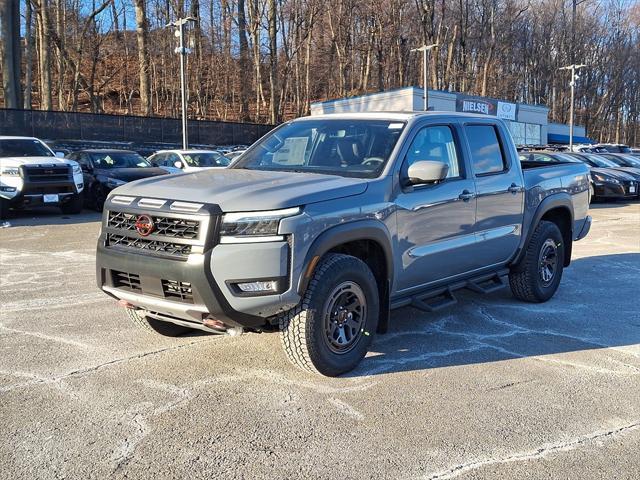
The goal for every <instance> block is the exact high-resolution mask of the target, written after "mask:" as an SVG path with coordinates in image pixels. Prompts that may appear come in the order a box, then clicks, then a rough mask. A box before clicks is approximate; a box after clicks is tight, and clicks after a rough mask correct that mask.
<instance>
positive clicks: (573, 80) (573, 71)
mask: <svg viewBox="0 0 640 480" xmlns="http://www.w3.org/2000/svg"><path fill="white" fill-rule="evenodd" d="M584 67H586V65H583V64H580V65H576V64H575V63H574V64H572V65H567V66H566V67H561V68H559V69H558V70H571V81H570V82H569V86H570V87H571V106H570V107H569V151H570V152H573V103H574V99H575V86H576V80H577V79H578V75H576V70H580V69H581V68H584Z"/></svg>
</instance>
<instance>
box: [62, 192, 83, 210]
mask: <svg viewBox="0 0 640 480" xmlns="http://www.w3.org/2000/svg"><path fill="white" fill-rule="evenodd" d="M83 203H84V199H83V198H82V193H76V194H75V195H73V196H72V197H71V200H68V201H67V203H63V204H62V205H60V210H62V213H64V214H74V215H75V214H77V213H80V212H81V211H82V207H83Z"/></svg>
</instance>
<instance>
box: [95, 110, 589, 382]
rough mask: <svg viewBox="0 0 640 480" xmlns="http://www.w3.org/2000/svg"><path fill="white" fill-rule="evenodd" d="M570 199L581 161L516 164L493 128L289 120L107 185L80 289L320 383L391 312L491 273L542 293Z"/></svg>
mask: <svg viewBox="0 0 640 480" xmlns="http://www.w3.org/2000/svg"><path fill="white" fill-rule="evenodd" d="M588 205H589V171H588V168H587V167H586V166H585V165H581V164H578V163H569V162H567V163H562V162H558V163H557V164H553V165H549V164H548V163H542V164H536V163H535V162H523V163H522V164H521V162H520V161H519V158H518V153H517V152H516V148H515V145H514V143H513V141H512V139H511V136H510V134H509V131H508V129H507V127H506V125H505V124H504V123H503V122H502V121H501V120H499V119H496V118H489V117H484V116H476V115H466V114H449V113H437V112H429V113H377V114H374V113H367V114H364V113H363V114H349V115H346V114H343V115H328V116H318V117H308V118H300V119H297V120H294V121H291V122H287V123H285V124H283V125H281V126H280V127H278V128H276V129H275V130H273V131H272V132H271V133H270V134H268V135H267V136H265V137H263V138H262V139H261V140H260V141H258V142H257V143H256V144H254V145H253V146H252V147H251V148H250V149H249V150H247V151H246V152H245V153H244V154H243V155H242V156H241V157H240V158H239V159H238V160H237V161H236V162H235V163H234V164H233V165H232V167H231V168H229V169H226V170H216V171H202V172H195V173H190V174H184V175H171V176H166V177H160V178H149V179H145V180H140V181H136V182H133V183H130V184H127V185H125V186H122V187H119V188H117V189H116V190H115V191H113V192H112V193H111V194H110V196H109V198H108V200H107V202H106V204H105V209H104V216H103V223H102V232H101V235H100V239H99V242H98V250H97V281H98V286H99V287H100V288H101V289H102V290H103V291H104V292H106V293H107V294H109V295H111V296H112V297H114V298H115V299H117V300H119V303H120V304H121V305H122V306H124V307H126V308H127V309H128V310H127V311H128V312H129V316H130V317H131V319H132V320H133V321H134V322H136V323H137V324H139V325H141V326H143V327H145V328H147V329H152V330H154V331H156V332H159V333H161V334H164V335H170V336H173V335H180V334H182V333H183V332H185V331H187V330H188V329H194V328H195V329H201V330H205V331H210V332H218V333H220V332H227V333H237V332H242V331H274V330H278V329H279V331H280V335H281V338H282V344H283V346H284V350H285V351H286V353H287V356H288V357H289V359H290V360H291V361H292V362H293V363H294V364H295V365H297V366H299V367H301V368H303V369H306V370H308V371H311V372H317V373H321V374H324V375H329V376H333V375H339V374H341V373H344V372H347V371H349V370H351V369H353V368H354V367H355V366H356V365H357V364H358V363H359V362H360V360H361V359H362V358H363V357H364V355H365V354H366V353H367V350H368V348H369V346H370V344H371V341H372V338H373V335H374V334H375V333H382V332H384V331H385V330H386V328H387V325H388V322H389V318H390V310H392V309H394V308H398V307H403V306H413V307H416V308H419V309H422V310H426V311H434V310H437V309H440V308H444V307H447V306H448V305H451V304H453V303H455V300H456V298H455V295H454V293H455V291H456V290H457V289H461V288H467V289H471V290H474V291H476V292H479V293H488V292H491V291H494V290H496V289H498V288H501V287H503V286H505V285H506V281H505V280H506V278H507V277H508V284H509V285H510V287H511V290H512V292H513V294H514V295H515V296H516V297H517V298H519V299H522V300H524V301H528V302H544V301H546V300H548V299H549V298H551V297H552V296H553V294H554V293H555V291H556V289H557V288H558V285H559V283H560V279H561V277H562V271H563V268H564V267H566V266H568V265H569V262H570V260H571V248H572V244H573V242H574V241H575V240H579V239H581V238H583V237H584V236H585V235H586V234H587V233H588V231H589V228H590V225H591V218H590V217H589V216H588V215H587V214H588Z"/></svg>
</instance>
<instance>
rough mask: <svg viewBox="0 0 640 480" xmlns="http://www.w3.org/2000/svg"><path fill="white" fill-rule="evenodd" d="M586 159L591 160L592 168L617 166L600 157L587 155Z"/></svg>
mask: <svg viewBox="0 0 640 480" xmlns="http://www.w3.org/2000/svg"><path fill="white" fill-rule="evenodd" d="M587 158H588V159H589V160H591V164H592V165H593V166H594V167H600V168H615V167H617V166H618V165H616V164H615V163H613V162H612V161H611V160H608V159H606V158H604V157H602V156H600V155H587Z"/></svg>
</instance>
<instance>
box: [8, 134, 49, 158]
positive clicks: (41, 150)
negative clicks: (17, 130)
mask: <svg viewBox="0 0 640 480" xmlns="http://www.w3.org/2000/svg"><path fill="white" fill-rule="evenodd" d="M53 156H54V155H53V153H51V151H50V150H49V149H48V148H47V147H45V146H44V145H42V143H40V141H39V140H36V139H32V138H31V139H27V138H25V139H22V138H15V139H7V140H0V158H6V157H53Z"/></svg>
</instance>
